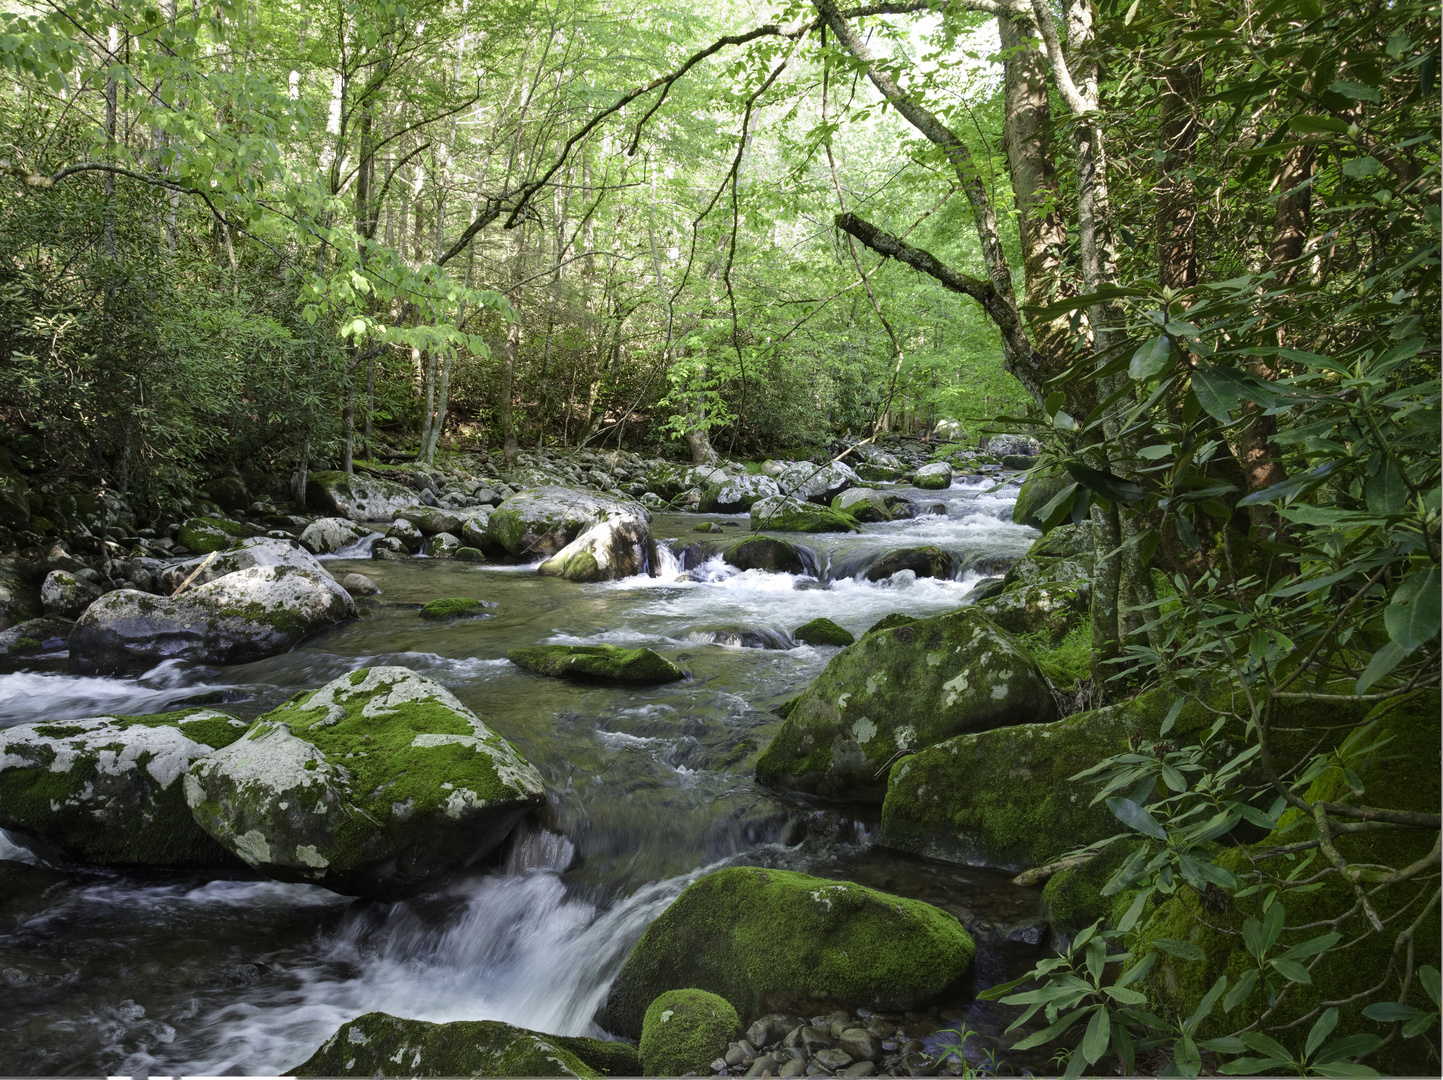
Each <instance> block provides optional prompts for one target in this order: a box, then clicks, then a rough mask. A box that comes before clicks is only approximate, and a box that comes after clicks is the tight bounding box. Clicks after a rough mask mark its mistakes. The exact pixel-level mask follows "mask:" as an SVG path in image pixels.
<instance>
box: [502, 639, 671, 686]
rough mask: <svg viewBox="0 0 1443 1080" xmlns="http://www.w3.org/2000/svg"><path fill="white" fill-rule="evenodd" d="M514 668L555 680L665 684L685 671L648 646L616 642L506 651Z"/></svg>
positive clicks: (547, 646)
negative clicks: (640, 646)
mask: <svg viewBox="0 0 1443 1080" xmlns="http://www.w3.org/2000/svg"><path fill="white" fill-rule="evenodd" d="M506 659H508V660H510V661H511V662H512V663H513V664H515V665H516V666H517V667H522V668H525V669H526V670H527V671H534V672H535V673H536V674H538V675H550V676H552V677H553V678H558V679H581V680H588V681H596V682H631V683H666V682H676V681H677V680H678V679H685V678H686V672H684V671H682V669H681V668H679V667H677V666H676V665H675V664H673V663H672V662H671V661H670V660H668V659H667V658H666V657H664V656H660V655H658V654H657V653H654V652H652V651H651V650H650V649H624V648H622V647H621V646H619V645H534V646H532V647H530V648H525V649H512V650H511V651H510V652H508V653H507V654H506Z"/></svg>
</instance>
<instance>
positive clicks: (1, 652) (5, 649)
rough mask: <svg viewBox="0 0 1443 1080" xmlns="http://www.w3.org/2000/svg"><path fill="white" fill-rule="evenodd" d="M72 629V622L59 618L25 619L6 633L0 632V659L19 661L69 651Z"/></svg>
mask: <svg viewBox="0 0 1443 1080" xmlns="http://www.w3.org/2000/svg"><path fill="white" fill-rule="evenodd" d="M74 629H75V623H74V621H73V620H71V619H64V618H61V617H60V616H58V615H42V616H41V617H40V618H38V619H27V620H26V621H25V622H23V623H20V624H19V625H17V626H12V627H11V628H10V629H9V630H0V657H9V658H11V659H12V660H21V659H32V658H38V657H42V656H53V655H55V654H56V653H63V652H65V651H66V650H67V649H69V648H70V646H69V644H68V642H69V640H70V631H72V630H74Z"/></svg>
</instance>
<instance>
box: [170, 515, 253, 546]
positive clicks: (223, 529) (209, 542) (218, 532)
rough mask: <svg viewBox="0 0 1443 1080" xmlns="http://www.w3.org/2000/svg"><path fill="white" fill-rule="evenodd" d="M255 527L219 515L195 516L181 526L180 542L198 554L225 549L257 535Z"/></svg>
mask: <svg viewBox="0 0 1443 1080" xmlns="http://www.w3.org/2000/svg"><path fill="white" fill-rule="evenodd" d="M256 531H257V530H255V529H253V528H251V527H250V526H249V525H242V524H241V523H240V522H239V521H229V520H227V519H226V518H217V517H193V518H188V519H186V521H185V523H184V524H182V525H181V527H180V542H181V543H182V544H184V545H185V546H186V547H188V548H190V550H191V551H193V552H195V553H196V554H197V555H208V554H210V553H211V552H212V551H224V550H225V549H226V548H228V547H230V546H231V545H232V544H234V543H235V542H236V541H237V540H244V539H246V538H247V537H251V536H255V535H256Z"/></svg>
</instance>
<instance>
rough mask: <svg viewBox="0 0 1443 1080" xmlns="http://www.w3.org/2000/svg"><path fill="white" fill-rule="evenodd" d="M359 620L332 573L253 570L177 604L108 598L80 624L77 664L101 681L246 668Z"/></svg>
mask: <svg viewBox="0 0 1443 1080" xmlns="http://www.w3.org/2000/svg"><path fill="white" fill-rule="evenodd" d="M308 557H309V556H308ZM355 617H356V604H355V601H354V600H352V599H351V596H350V594H349V593H347V592H346V590H345V589H343V588H341V586H340V584H339V583H337V582H336V581H335V580H334V579H333V578H331V576H330V575H329V574H326V575H324V576H323V575H321V574H315V573H311V572H310V571H307V570H298V569H296V568H294V567H291V566H253V567H251V568H249V569H247V570H239V571H237V572H236V573H233V574H226V575H225V576H224V577H220V578H217V579H216V580H215V581H212V582H208V583H207V584H205V585H202V586H200V587H199V588H191V589H187V590H186V591H185V592H183V593H181V594H180V595H179V596H177V597H175V598H174V599H172V598H170V597H164V596H152V595H151V594H150V593H144V592H140V591H139V590H136V589H119V590H117V591H115V592H111V593H106V594H105V595H104V596H102V597H101V598H100V599H99V600H97V601H95V603H93V604H91V605H90V607H88V608H86V609H85V614H83V615H81V617H80V618H79V619H78V620H76V623H75V629H74V630H73V631H71V634H70V660H69V665H70V670H71V671H72V672H74V673H76V674H81V675H96V674H113V673H116V672H123V671H128V670H137V669H142V668H148V667H153V666H155V665H156V664H158V663H160V662H161V661H162V660H190V661H195V662H198V663H204V664H240V663H245V662H247V661H250V660H260V659H262V658H264V657H267V656H274V655H276V654H277V653H281V652H285V651H286V650H287V649H290V648H292V647H293V646H294V645H296V644H297V643H298V642H299V641H300V640H301V639H302V638H304V637H306V635H308V634H311V633H314V632H315V631H317V630H321V629H324V628H326V627H328V626H334V625H336V624H337V623H340V622H344V621H345V620H347V619H354V618H355Z"/></svg>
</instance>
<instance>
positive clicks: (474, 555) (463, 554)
mask: <svg viewBox="0 0 1443 1080" xmlns="http://www.w3.org/2000/svg"><path fill="white" fill-rule="evenodd" d="M452 557H453V558H454V559H455V560H456V561H457V562H469V563H484V562H485V561H486V553H485V552H484V551H482V550H481V549H480V548H474V547H458V548H457V549H456V554H455V555H454V556H452Z"/></svg>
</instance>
